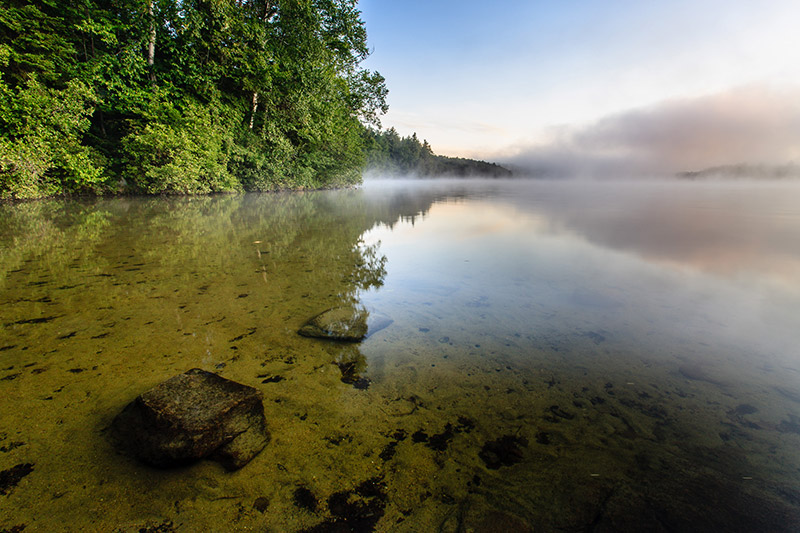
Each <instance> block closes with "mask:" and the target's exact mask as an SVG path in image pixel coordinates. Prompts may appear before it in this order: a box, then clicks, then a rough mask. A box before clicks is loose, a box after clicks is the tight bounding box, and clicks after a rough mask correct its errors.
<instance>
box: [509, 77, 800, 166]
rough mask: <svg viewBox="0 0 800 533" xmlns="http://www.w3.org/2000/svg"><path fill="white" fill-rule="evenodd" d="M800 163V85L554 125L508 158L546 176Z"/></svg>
mask: <svg viewBox="0 0 800 533" xmlns="http://www.w3.org/2000/svg"><path fill="white" fill-rule="evenodd" d="M798 161H800V87H783V88H776V87H770V86H765V85H753V86H747V87H739V88H736V89H732V90H730V91H725V92H722V93H717V94H712V95H707V96H703V97H699V98H686V99H675V100H667V101H664V102H661V103H659V104H656V105H653V106H650V107H646V108H640V109H633V110H630V111H626V112H623V113H619V114H616V115H611V116H608V117H605V118H603V119H601V120H599V121H597V122H595V123H594V124H591V125H589V126H586V127H580V128H573V127H564V128H561V129H559V130H558V131H554V132H553V135H552V139H551V141H550V142H547V143H543V144H537V145H530V146H523V147H520V148H518V149H517V150H516V152H515V153H514V154H513V155H511V156H510V157H507V158H505V159H503V163H506V164H508V165H510V166H513V167H515V168H517V169H519V170H522V171H529V172H530V173H531V174H533V175H538V176H542V177H564V176H589V177H629V176H634V175H635V176H640V175H671V174H675V173H677V172H682V171H692V170H701V169H704V168H708V167H714V166H722V165H731V164H739V163H756V164H786V163H789V162H798Z"/></svg>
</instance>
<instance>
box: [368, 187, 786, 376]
mask: <svg viewBox="0 0 800 533" xmlns="http://www.w3.org/2000/svg"><path fill="white" fill-rule="evenodd" d="M369 187H370V185H368V190H369ZM475 189H476V191H475V193H474V194H472V195H467V197H466V198H461V199H457V200H443V201H440V202H438V203H436V204H434V205H433V207H432V208H431V209H430V211H429V212H428V213H427V214H426V215H425V216H424V217H420V218H417V219H415V220H414V222H413V223H412V222H411V221H405V222H401V223H399V224H396V225H395V226H394V227H393V228H391V229H390V228H388V227H385V226H379V227H376V228H373V229H372V230H371V231H369V232H367V233H366V234H365V236H364V240H365V242H366V243H367V244H371V243H375V242H378V241H380V243H381V244H380V252H381V253H383V254H385V255H386V256H387V258H388V263H387V269H388V275H387V278H386V282H385V285H384V287H383V288H381V289H380V290H378V291H372V292H370V293H367V294H365V295H364V302H365V303H367V304H368V305H370V306H372V307H376V308H382V309H383V310H388V311H391V309H392V307H396V308H398V309H397V310H401V309H404V308H405V309H408V310H409V312H413V310H414V309H415V308H416V309H421V308H423V307H426V308H427V309H428V310H432V312H433V313H434V314H436V316H439V317H442V319H443V320H446V319H447V316H448V315H449V314H450V311H449V310H450V309H453V308H456V307H461V306H467V307H472V308H473V311H474V312H473V313H472V314H467V315H463V314H459V318H458V320H460V321H463V320H465V316H466V320H467V321H468V322H469V321H470V320H472V324H471V327H475V328H484V329H486V328H488V329H491V330H497V332H502V330H504V329H505V328H510V329H514V328H527V329H528V330H530V329H531V328H536V327H542V326H546V325H550V326H551V327H558V328H564V329H572V328H595V329H597V328H602V329H605V330H607V331H614V332H618V333H622V334H626V335H631V334H634V332H638V333H636V334H638V335H643V334H649V335H656V336H659V335H660V336H661V337H662V338H663V339H664V341H665V342H669V341H670V340H674V341H679V340H685V339H690V338H691V339H694V340H695V341H699V342H705V343H710V344H718V343H722V344H724V345H728V344H730V345H738V346H741V347H745V348H749V349H751V350H752V351H753V352H754V355H755V354H758V355H761V356H768V357H774V356H779V357H780V358H781V359H784V358H788V359H790V360H791V359H795V361H796V355H797V352H796V346H797V343H798V340H800V327H798V325H800V324H798V310H800V204H799V203H798V202H797V199H798V198H800V195H798V193H799V192H800V188H798V187H797V186H796V185H767V186H756V185H746V184H697V183H689V184H686V183H678V184H666V183H653V184H645V185H620V184H608V183H603V184H582V183H566V184H553V183H525V184H522V185H520V184H514V185H512V184H502V183H501V184H496V183H491V184H486V183H483V182H478V183H476V184H475ZM487 314H488V315H489V316H490V319H488V320H487ZM470 316H471V317H472V318H470ZM654 331H655V332H657V333H653V332H654ZM646 332H649V333H646Z"/></svg>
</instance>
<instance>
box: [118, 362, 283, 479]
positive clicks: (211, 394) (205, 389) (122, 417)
mask: <svg viewBox="0 0 800 533" xmlns="http://www.w3.org/2000/svg"><path fill="white" fill-rule="evenodd" d="M112 430H113V432H114V434H115V435H116V437H117V439H118V440H119V441H120V442H121V444H122V445H123V446H125V447H126V448H128V449H129V450H130V451H131V452H132V453H133V454H134V455H135V456H136V457H138V458H139V459H141V460H142V461H144V462H146V463H149V464H151V465H153V466H157V467H171V466H178V465H183V464H187V463H191V462H194V461H197V460H199V459H203V458H210V459H212V460H215V461H218V462H220V463H222V465H223V466H225V468H227V469H229V470H236V469H238V468H241V467H242V466H244V465H245V464H247V463H248V462H249V461H250V460H251V459H252V458H253V457H255V456H256V455H257V454H258V452H260V451H261V450H262V449H263V448H264V446H266V444H267V442H268V441H269V433H268V432H267V425H266V420H265V418H264V406H263V404H262V403H261V393H260V392H259V391H258V390H256V389H254V388H253V387H248V386H247V385H242V384H241V383H236V382H235V381H231V380H228V379H225V378H223V377H220V376H218V375H217V374H213V373H211V372H206V371H204V370H201V369H199V368H193V369H192V370H189V371H187V372H184V373H183V374H179V375H177V376H174V377H172V378H170V379H168V380H167V381H164V382H163V383H160V384H159V385H156V386H155V387H153V388H152V389H150V390H148V391H147V392H144V393H142V394H141V395H140V396H139V397H137V398H136V399H135V400H134V401H133V402H131V403H130V404H129V405H128V406H127V407H125V409H124V410H123V411H122V412H121V413H120V414H119V415H117V417H116V418H115V419H114V422H113V424H112Z"/></svg>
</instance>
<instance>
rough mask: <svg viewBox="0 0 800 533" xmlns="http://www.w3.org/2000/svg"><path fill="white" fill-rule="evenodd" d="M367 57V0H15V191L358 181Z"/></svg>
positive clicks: (380, 99)
mask: <svg viewBox="0 0 800 533" xmlns="http://www.w3.org/2000/svg"><path fill="white" fill-rule="evenodd" d="M153 30H155V40H153V33H152V32H153ZM151 47H152V49H154V54H153V55H152V57H153V60H154V61H153V65H152V66H150V65H148V59H149V57H150V53H149V50H150V49H151ZM366 56H367V42H366V30H365V28H364V24H363V22H362V21H361V19H360V12H359V11H358V9H357V2H356V1H355V0H280V1H277V0H243V1H241V2H238V1H237V2H234V1H231V0H180V1H179V0H148V1H147V2H142V1H141V0H113V1H112V0H75V1H74V2H55V1H51V0H42V1H39V2H34V3H28V4H25V5H22V6H21V7H20V6H19V5H18V4H10V3H9V2H4V6H3V9H2V10H0V64H2V65H3V70H2V76H3V77H2V78H0V150H1V152H0V195H2V197H4V198H28V197H38V196H46V195H53V194H61V193H74V192H106V191H108V192H121V191H123V190H124V191H126V192H144V193H150V194H155V193H158V194H196V193H206V192H217V191H235V190H240V189H242V188H245V189H248V190H251V189H252V190H272V189H277V188H313V187H330V186H339V185H343V184H349V183H354V182H357V181H358V180H359V179H360V171H361V168H362V166H363V163H364V152H363V137H362V132H363V129H364V124H372V125H377V124H378V116H379V115H380V114H381V113H384V112H386V110H387V106H386V92H387V91H386V87H385V80H384V79H383V77H382V76H380V75H379V74H377V73H372V72H369V71H366V70H363V69H361V68H360V66H359V65H360V63H361V61H362V60H363V59H364V58H365V57H366ZM254 96H255V98H254ZM120 178H124V179H120ZM121 183H124V184H125V185H124V187H122V188H120V185H119V184H121Z"/></svg>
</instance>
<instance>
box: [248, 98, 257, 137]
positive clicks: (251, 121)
mask: <svg viewBox="0 0 800 533" xmlns="http://www.w3.org/2000/svg"><path fill="white" fill-rule="evenodd" d="M256 111H258V93H257V92H256V91H253V108H252V111H250V129H251V130H252V129H253V122H254V121H255V119H256Z"/></svg>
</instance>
